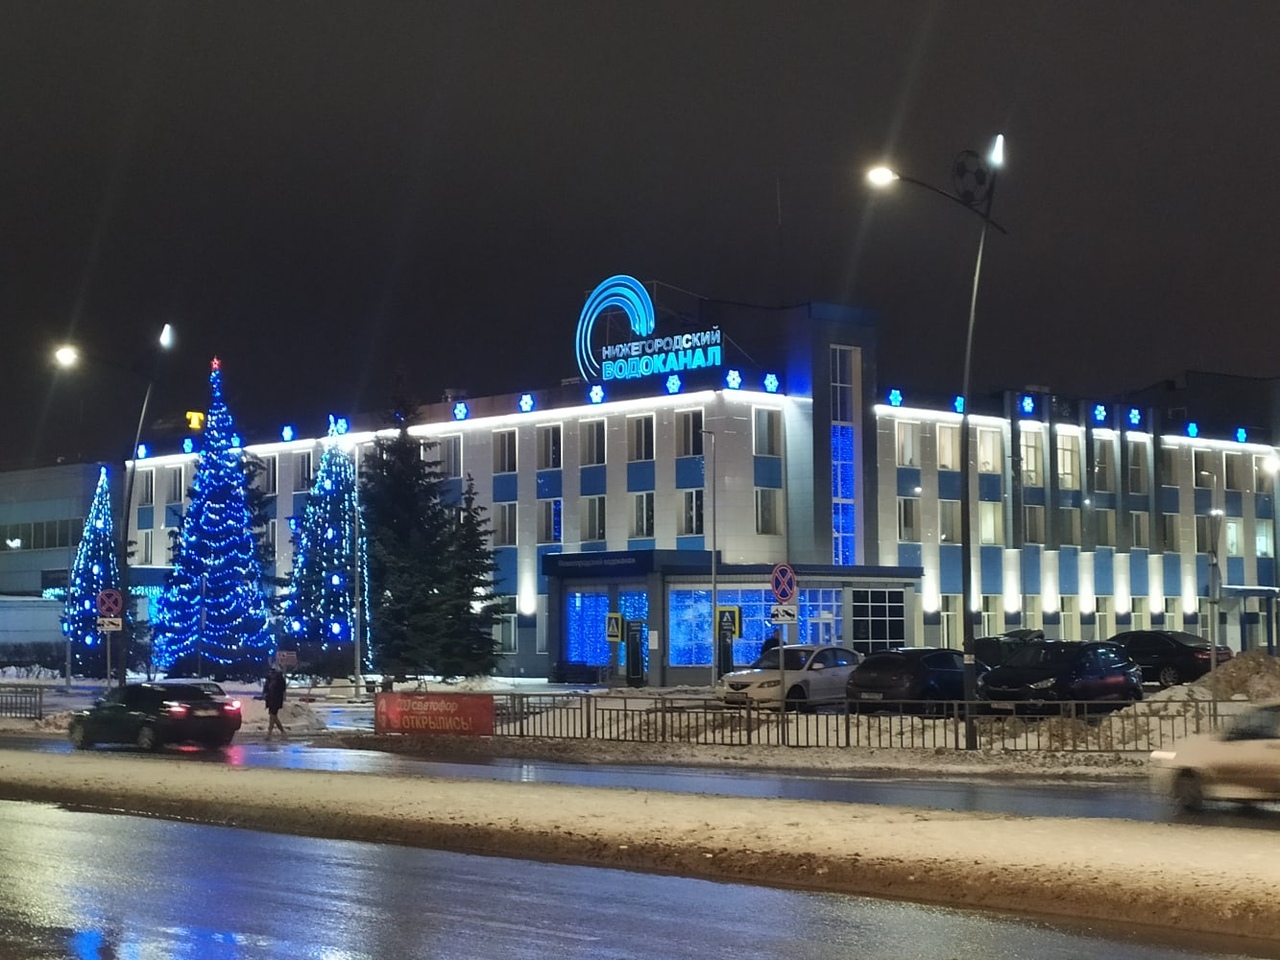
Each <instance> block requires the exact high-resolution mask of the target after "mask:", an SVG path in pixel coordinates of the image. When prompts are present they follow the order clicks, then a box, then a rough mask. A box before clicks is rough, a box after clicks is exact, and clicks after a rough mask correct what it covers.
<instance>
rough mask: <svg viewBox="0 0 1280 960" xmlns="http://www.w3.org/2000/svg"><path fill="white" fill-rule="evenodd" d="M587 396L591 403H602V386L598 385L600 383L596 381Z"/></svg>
mask: <svg viewBox="0 0 1280 960" xmlns="http://www.w3.org/2000/svg"><path fill="white" fill-rule="evenodd" d="M587 396H588V398H590V400H591V402H592V403H603V402H604V387H602V386H600V384H598V383H597V384H596V385H595V386H594V387H592V388H591V390H590V392H589V393H588V394H587Z"/></svg>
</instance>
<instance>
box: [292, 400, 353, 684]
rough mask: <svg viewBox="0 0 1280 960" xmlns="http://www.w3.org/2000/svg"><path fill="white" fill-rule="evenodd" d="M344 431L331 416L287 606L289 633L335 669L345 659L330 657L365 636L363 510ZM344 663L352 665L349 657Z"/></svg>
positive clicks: (299, 536) (295, 556)
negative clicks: (361, 618)
mask: <svg viewBox="0 0 1280 960" xmlns="http://www.w3.org/2000/svg"><path fill="white" fill-rule="evenodd" d="M342 432H343V431H342V428H341V427H340V426H339V421H335V420H334V419H333V418H332V417H330V418H329V437H328V439H327V440H326V441H325V446H324V452H323V453H322V454H321V457H320V464H319V467H318V468H317V470H316V475H315V481H314V483H313V484H312V487H311V491H310V493H309V494H308V496H307V506H306V510H305V511H304V513H303V517H302V523H301V525H300V526H299V528H298V532H297V535H296V537H295V541H294V554H293V575H292V578H291V583H290V588H289V593H288V596H287V598H286V600H285V605H284V618H285V632H286V635H287V636H288V637H289V638H290V639H292V640H293V641H295V642H297V643H298V644H300V645H301V644H307V645H309V646H311V651H309V652H310V654H311V657H310V658H311V659H312V660H313V661H315V662H325V663H333V664H334V665H337V664H338V663H340V662H341V661H339V660H337V658H336V657H333V656H330V655H329V654H332V653H336V652H337V651H338V650H339V649H345V650H347V651H352V643H353V642H354V641H355V639H356V634H357V632H358V633H359V634H360V635H361V636H363V635H364V634H366V633H367V631H366V630H364V629H362V628H360V629H358V627H359V626H360V625H358V624H357V623H356V618H357V616H358V611H357V605H358V604H357V600H358V598H359V597H360V596H361V595H362V594H363V593H364V592H365V585H364V584H363V583H361V582H360V581H361V574H362V570H363V566H364V565H363V563H362V555H363V550H362V549H361V544H360V542H359V536H360V535H359V533H358V528H359V518H358V511H359V509H360V507H359V503H358V500H357V495H356V468H355V461H354V460H353V459H352V457H351V455H350V454H349V453H348V452H347V451H346V450H345V449H344V447H343V443H342V441H341V440H340V437H341V435H342ZM304 649H305V648H304ZM362 652H363V651H362ZM346 665H347V666H349V667H354V663H353V661H351V660H350V659H348V660H347V662H346Z"/></svg>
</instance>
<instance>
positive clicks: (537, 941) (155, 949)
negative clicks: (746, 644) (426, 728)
mask: <svg viewBox="0 0 1280 960" xmlns="http://www.w3.org/2000/svg"><path fill="white" fill-rule="evenodd" d="M172 760H173V758H172V757H170V758H168V762H172ZM161 762H163V761H161ZM0 864H3V865H4V868H5V869H4V870H0V960H36V958H41V960H43V958H49V957H63V958H65V957H69V958H73V960H103V958H112V957H115V958H127V957H132V958H152V957H154V958H165V960H224V958H225V960H232V958H236V960H242V958H254V960H257V958H263V960H275V958H280V960H309V958H323V960H375V958H376V960H408V958H417V957H447V958H450V960H471V958H476V960H482V958H483V960H490V958H494V957H511V958H544V957H554V958H556V960H572V958H591V960H599V958H605V960H623V958H644V960H651V958H654V957H662V958H670V960H713V958H726V960H741V958H743V957H762V958H768V957H786V958H793V960H848V958H849V957H858V958H859V960H939V958H955V960H1015V958H1027V957H1035V958H1037V960H1079V958H1082V957H1105V958H1108V960H1226V958H1228V957H1235V958H1245V957H1256V958H1266V960H1276V958H1280V950H1277V949H1273V948H1272V947H1270V946H1269V945H1261V944H1257V943H1244V942H1241V941H1235V940H1231V939H1222V938H1212V939H1200V940H1197V939H1196V938H1189V937H1187V936H1186V935H1185V934H1179V935H1178V936H1177V937H1176V939H1175V938H1174V937H1172V936H1168V937H1163V938H1162V937H1160V935H1159V934H1158V932H1151V931H1143V932H1142V933H1140V934H1137V935H1135V933H1134V931H1133V930H1130V929H1123V930H1118V929H1114V928H1106V927H1097V926H1095V927H1088V926H1085V925H1071V924H1046V923H1039V922H1035V921H1030V920H1026V919H1023V918H1016V917H1008V916H1002V915H994V914H981V913H974V912H966V911H959V910H949V909H940V908H935V907H924V906H917V905H913V904H907V903H894V902H888V901H877V900H871V899H866V898H860V897H845V896H839V895H834V894H815V893H797V892H792V891H787V890H777V889H768V888H761V887H749V886H742V885H737V884H723V883H710V882H707V881H702V880H687V879H682V878H677V877H660V876H648V875H643V874H632V873H625V872H622V871H618V870H607V869H597V868H588V867H564V866H557V865H553V864H541V863H534V862H526V861H517V860H507V859H502V858H496V857H490V858H485V857H469V856H463V855H460V854H449V853H438V852H435V851H430V850H417V849H411V848H406V847H383V846H378V845H374V844H364V843H353V842H347V841H334V840H316V839H310V838H304V837H291V836H277V835H273V834H262V833H255V832H252V831H248V830H237V829H232V828H226V827H208V826H199V825H192V824H183V823H175V822H169V821H162V820H150V819H145V818H140V817H120V816H112V815H104V814H89V813H79V812H72V811H66V810H60V809H58V808H56V807H52V806H46V805H41V804H19V803H6V802H0ZM1153 938H1154V939H1153Z"/></svg>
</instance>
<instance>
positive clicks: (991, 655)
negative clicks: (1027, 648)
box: [973, 628, 1044, 667]
mask: <svg viewBox="0 0 1280 960" xmlns="http://www.w3.org/2000/svg"><path fill="white" fill-rule="evenodd" d="M1043 639H1044V631H1043V630H1035V629H1030V628H1022V629H1018V630H1010V631H1009V632H1008V633H1002V634H1000V635H999V636H997V637H978V638H977V639H976V640H974V641H973V652H974V655H975V656H976V657H977V658H978V659H979V660H981V661H982V662H983V663H985V664H986V665H987V666H989V667H998V666H1000V664H1002V663H1004V662H1005V661H1006V660H1008V659H1009V658H1010V657H1011V656H1013V652H1014V651H1015V650H1017V649H1019V648H1020V647H1022V646H1023V645H1024V644H1026V643H1027V642H1028V641H1031V640H1043Z"/></svg>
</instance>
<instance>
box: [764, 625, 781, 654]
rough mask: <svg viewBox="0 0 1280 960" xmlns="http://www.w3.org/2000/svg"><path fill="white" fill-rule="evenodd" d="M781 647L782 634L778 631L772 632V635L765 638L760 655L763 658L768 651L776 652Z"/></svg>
mask: <svg viewBox="0 0 1280 960" xmlns="http://www.w3.org/2000/svg"><path fill="white" fill-rule="evenodd" d="M781 645H782V634H781V633H780V632H779V631H778V630H774V631H773V633H771V634H769V636H768V637H766V638H765V641H764V646H762V647H761V648H760V653H761V655H762V656H763V655H764V654H766V653H768V652H769V651H770V650H776V649H777V648H778V647H779V646H781Z"/></svg>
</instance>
